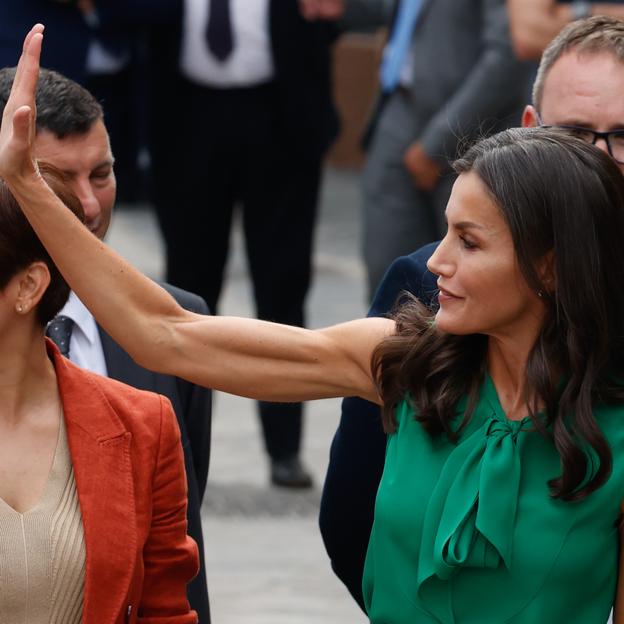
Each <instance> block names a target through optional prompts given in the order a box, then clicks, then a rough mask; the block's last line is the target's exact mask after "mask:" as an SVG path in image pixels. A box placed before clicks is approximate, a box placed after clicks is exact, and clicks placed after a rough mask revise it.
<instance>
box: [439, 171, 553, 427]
mask: <svg viewBox="0 0 624 624" xmlns="http://www.w3.org/2000/svg"><path fill="white" fill-rule="evenodd" d="M446 218H447V221H448V231H447V234H446V236H445V237H444V239H443V240H442V242H441V243H440V245H439V246H438V248H437V249H436V251H435V252H434V253H433V255H432V256H431V258H430V259H429V262H428V268H429V270H430V271H431V272H432V273H434V274H436V275H437V276H438V287H439V289H440V294H439V297H438V300H439V304H440V308H439V310H438V313H437V315H436V325H437V326H438V328H439V329H441V330H443V331H445V332H449V333H451V334H459V335H464V334H485V335H487V336H488V337H489V347H488V350H489V354H488V366H489V369H490V373H491V375H492V378H493V379H494V382H495V385H496V386H497V388H499V393H500V394H501V396H500V399H501V404H502V406H503V408H504V409H505V412H506V413H507V415H508V417H510V418H522V417H524V416H526V415H527V409H526V406H525V404H524V397H523V388H522V387H521V386H519V385H518V381H517V380H523V379H524V376H523V374H522V372H523V369H524V365H525V363H526V359H527V356H528V353H529V351H530V350H531V348H532V346H533V344H534V342H535V339H536V337H537V335H538V333H539V331H540V327H541V325H542V322H543V319H544V314H545V306H544V303H543V301H542V299H540V297H539V296H538V295H537V293H535V292H533V291H532V290H531V288H529V286H528V284H527V283H526V280H525V279H524V277H523V275H522V273H521V271H520V268H519V265H518V262H517V260H516V254H515V251H514V245H513V241H512V238H511V232H510V230H509V227H508V226H507V223H506V221H505V219H504V217H503V215H502V213H501V211H500V209H499V208H498V206H497V205H496V204H495V203H494V200H493V199H492V197H491V196H490V194H489V193H488V191H487V189H486V187H485V185H484V184H483V182H482V181H481V179H480V178H479V176H478V175H477V174H476V173H474V172H470V173H464V174H462V175H460V176H459V178H458V179H457V181H456V182H455V185H454V186H453V191H452V193H451V197H450V199H449V202H448V205H447V207H446ZM544 265H546V263H545V262H544ZM512 380H516V381H515V382H514V381H512Z"/></svg>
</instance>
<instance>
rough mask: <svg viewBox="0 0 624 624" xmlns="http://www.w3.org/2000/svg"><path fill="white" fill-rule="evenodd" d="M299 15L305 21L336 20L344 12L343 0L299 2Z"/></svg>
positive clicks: (302, 0) (303, 0)
mask: <svg viewBox="0 0 624 624" xmlns="http://www.w3.org/2000/svg"><path fill="white" fill-rule="evenodd" d="M299 10H300V11H301V15H303V17H305V19H307V20H310V21H312V20H337V19H340V18H341V17H342V15H343V13H344V10H345V0H299Z"/></svg>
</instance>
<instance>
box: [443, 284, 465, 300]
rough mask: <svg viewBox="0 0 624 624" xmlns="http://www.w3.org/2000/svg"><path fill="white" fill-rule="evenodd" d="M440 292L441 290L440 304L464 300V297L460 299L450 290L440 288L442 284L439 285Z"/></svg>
mask: <svg viewBox="0 0 624 624" xmlns="http://www.w3.org/2000/svg"><path fill="white" fill-rule="evenodd" d="M438 290H439V293H438V301H439V302H440V303H442V302H444V301H457V300H458V299H463V297H460V296H459V295H456V294H455V293H453V292H451V291H450V290H447V289H446V288H444V287H442V286H440V284H438Z"/></svg>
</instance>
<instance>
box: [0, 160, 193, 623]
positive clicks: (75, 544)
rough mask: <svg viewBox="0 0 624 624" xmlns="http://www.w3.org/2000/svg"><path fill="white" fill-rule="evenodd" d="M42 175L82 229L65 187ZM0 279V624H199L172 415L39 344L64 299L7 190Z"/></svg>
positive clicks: (2, 196) (0, 206)
mask: <svg viewBox="0 0 624 624" xmlns="http://www.w3.org/2000/svg"><path fill="white" fill-rule="evenodd" d="M41 172H42V174H43V176H44V178H45V179H46V180H47V181H48V182H49V183H50V184H51V186H52V188H53V189H54V190H55V192H56V193H57V195H58V196H59V197H60V198H61V200H62V201H63V202H64V203H65V204H66V205H67V206H68V207H69V208H70V209H71V210H72V211H73V212H74V213H75V214H76V215H79V216H80V218H82V217H83V214H82V207H81V205H80V202H79V201H78V199H77V198H76V197H75V195H73V194H72V193H71V192H70V191H69V189H68V187H67V185H66V183H65V181H64V180H63V179H62V174H60V172H58V171H56V170H50V168H49V166H48V165H46V166H45V167H44V165H42V166H41ZM0 266H1V267H2V270H1V276H0V286H1V288H2V300H1V302H0V326H1V329H0V336H1V337H0V341H1V342H2V346H3V348H2V356H1V358H2V365H1V366H0V369H1V370H2V372H1V373H0V376H1V377H2V382H1V386H2V392H1V397H0V403H1V404H2V409H1V410H0V412H1V413H2V417H1V418H0V430H1V435H0V473H1V474H2V479H1V484H0V528H1V530H0V549H1V550H2V559H1V561H0V575H1V576H2V584H1V585H0V621H2V622H5V623H7V624H8V623H12V622H25V621H28V622H62V623H63V624H79V623H82V624H100V623H101V622H104V621H106V622H122V621H123V622H130V621H132V622H136V621H139V620H141V621H143V618H145V619H146V620H150V621H156V620H157V621H160V622H165V621H166V622H173V621H175V622H176V624H183V623H185V624H192V623H194V622H197V617H196V615H195V613H194V612H192V611H190V609H189V604H188V601H187V599H186V583H187V582H188V581H189V580H190V579H191V578H192V576H193V575H194V574H195V573H196V572H197V568H198V564H199V558H198V553H197V545H196V544H195V543H194V542H193V540H192V539H190V538H189V537H188V536H187V534H186V483H185V481H186V479H185V475H184V460H183V454H182V448H181V445H180V433H179V430H178V427H177V425H176V421H175V416H174V414H173V411H172V409H171V405H170V403H169V401H167V399H166V398H164V397H162V396H158V395H156V394H153V393H147V392H141V391H138V390H135V389H134V388H130V387H129V386H125V385H124V384H120V383H118V382H116V381H113V380H109V379H105V378H103V377H101V376H99V375H94V374H92V373H90V372H87V371H85V370H83V369H81V368H78V367H77V366H75V365H73V364H72V363H71V362H69V361H68V360H67V359H66V358H64V357H62V356H61V354H60V352H59V350H58V348H57V347H56V346H55V345H54V344H53V343H52V342H51V341H49V340H48V341H46V339H45V337H44V331H45V327H46V324H47V322H48V321H49V320H50V319H51V318H52V317H53V316H54V315H55V314H56V312H57V311H58V309H59V308H60V306H62V305H63V303H64V301H65V300H66V299H67V296H68V294H69V287H68V286H67V284H66V283H65V281H64V280H63V279H62V277H61V275H60V273H59V272H58V270H57V269H56V267H55V266H54V264H53V262H52V260H51V259H50V257H49V255H48V254H47V252H46V251H45V249H44V248H43V246H42V245H41V243H40V242H39V239H38V238H37V236H36V235H35V233H34V232H33V230H32V228H31V227H30V225H29V224H28V222H27V221H26V220H25V219H24V218H23V215H22V214H21V211H20V208H19V206H18V204H17V202H16V201H15V200H14V198H13V197H12V195H11V193H10V192H9V190H8V188H7V185H6V184H5V182H4V181H3V180H0ZM51 571H53V573H51ZM137 617H138V618H139V619H138V620H137Z"/></svg>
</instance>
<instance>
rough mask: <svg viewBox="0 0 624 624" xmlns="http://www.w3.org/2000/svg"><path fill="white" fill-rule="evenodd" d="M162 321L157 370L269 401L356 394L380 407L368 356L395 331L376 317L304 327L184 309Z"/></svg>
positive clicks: (386, 320)
mask: <svg viewBox="0 0 624 624" xmlns="http://www.w3.org/2000/svg"><path fill="white" fill-rule="evenodd" d="M165 324H166V325H167V331H166V332H163V333H162V335H164V336H169V337H168V338H166V340H167V341H169V340H170V344H169V345H168V347H167V348H163V349H162V350H161V349H158V348H157V349H155V351H160V352H161V358H160V360H161V361H160V362H159V363H158V365H159V370H160V371H161V372H165V373H168V374H174V375H176V376H178V377H182V378H184V379H188V380H189V381H192V382H194V383H197V384H199V385H202V386H207V387H211V388H215V389H218V390H223V391H225V392H229V393H232V394H238V395H241V396H247V397H250V398H257V399H261V400H273V401H302V400H310V399H318V398H326V397H340V396H352V395H357V396H361V397H363V398H366V399H368V400H370V401H375V402H377V403H379V402H380V397H379V395H378V393H377V389H376V385H375V383H374V380H373V378H372V374H371V368H370V363H371V356H372V353H373V351H374V349H375V347H376V346H377V345H378V344H379V343H380V342H381V341H382V340H383V339H384V338H385V336H387V335H388V334H391V333H392V332H393V331H394V322H393V321H390V320H388V319H382V318H366V319H359V320H355V321H349V322H347V323H341V324H339V325H334V326H332V327H328V328H325V329H319V330H309V329H304V328H300V327H292V326H287V325H280V324H277V323H269V322H266V321H259V320H256V319H246V318H235V317H214V316H203V315H198V314H193V313H190V312H182V313H178V314H177V315H176V317H175V319H173V320H172V319H169V321H168V322H166V323H165ZM165 354H166V355H167V356H168V357H164V356H165Z"/></svg>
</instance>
